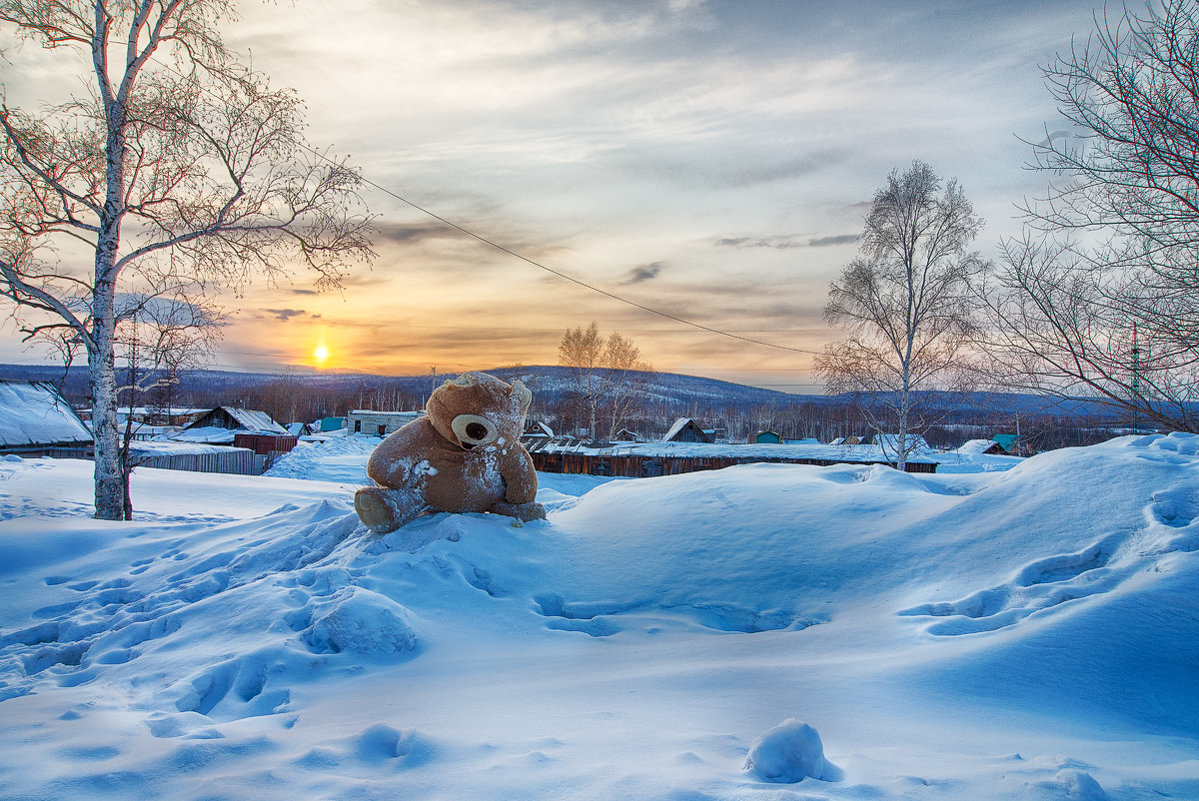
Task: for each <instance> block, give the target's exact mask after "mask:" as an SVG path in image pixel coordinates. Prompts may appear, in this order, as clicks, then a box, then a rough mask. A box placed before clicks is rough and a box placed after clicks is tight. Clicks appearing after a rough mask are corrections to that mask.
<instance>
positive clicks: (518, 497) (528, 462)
mask: <svg viewBox="0 0 1199 801" xmlns="http://www.w3.org/2000/svg"><path fill="white" fill-rule="evenodd" d="M507 457H508V458H506V459H504V460H503V462H502V467H501V469H500V474H501V475H502V476H503V477H504V500H505V501H507V502H508V503H532V502H533V500H535V499H536V498H537V471H536V470H534V469H533V460H532V459H531V458H529V454H528V452H527V451H525V449H524V448H514V449H510V450H509V451H508V453H507Z"/></svg>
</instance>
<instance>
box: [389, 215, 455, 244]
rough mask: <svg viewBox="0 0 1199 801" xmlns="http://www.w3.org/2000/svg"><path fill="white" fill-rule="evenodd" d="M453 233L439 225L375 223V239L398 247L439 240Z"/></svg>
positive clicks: (451, 230)
mask: <svg viewBox="0 0 1199 801" xmlns="http://www.w3.org/2000/svg"><path fill="white" fill-rule="evenodd" d="M453 233H454V232H453V229H451V228H449V227H447V226H445V225H442V224H441V223H395V222H383V221H381V220H379V221H376V222H375V237H376V239H377V240H382V241H386V242H391V243H393V244H398V245H408V244H413V243H419V242H424V241H425V240H428V239H440V238H444V237H446V236H450V235H452V234H453Z"/></svg>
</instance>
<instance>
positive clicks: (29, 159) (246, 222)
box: [0, 0, 372, 519]
mask: <svg viewBox="0 0 1199 801" xmlns="http://www.w3.org/2000/svg"><path fill="white" fill-rule="evenodd" d="M231 8H232V0H122V1H120V2H118V0H56V2H51V3H48V2H45V0H0V34H2V35H3V36H5V37H7V38H8V39H9V40H14V39H15V40H28V41H31V42H34V43H36V44H39V45H41V46H42V47H44V48H46V49H47V50H50V51H54V53H55V57H56V58H58V59H59V60H60V61H63V62H66V61H68V60H69V59H71V58H74V57H78V56H81V57H82V58H79V59H78V61H77V62H76V63H77V66H78V69H79V72H80V75H81V76H83V77H85V78H86V80H87V82H88V83H87V84H85V85H89V84H90V89H89V90H88V93H86V94H85V95H84V96H82V97H71V98H68V99H64V100H63V101H61V102H59V103H58V104H56V105H50V104H49V103H47V104H46V105H45V106H44V107H42V108H40V109H37V110H35V111H29V110H21V109H16V108H10V107H8V106H7V105H5V104H3V103H2V102H0V297H3V298H4V299H6V300H7V301H8V302H9V303H11V304H13V306H14V309H13V313H14V314H17V313H20V315H21V318H22V324H23V326H24V328H25V331H26V333H27V335H29V336H33V335H36V334H38V333H39V332H47V331H51V330H67V331H69V332H70V333H69V337H68V338H69V339H77V340H78V341H79V342H80V343H82V347H83V348H84V349H85V350H86V352H87V358H88V367H89V372H90V376H91V396H92V402H93V409H92V424H93V427H94V437H95V452H96V462H95V465H96V466H95V510H96V516H97V517H100V518H107V519H120V518H121V517H122V516H123V498H122V475H121V465H120V458H119V451H120V447H119V437H118V434H117V414H116V410H117V381H116V375H115V355H116V348H115V343H116V340H117V336H118V334H117V331H118V328H119V327H120V326H121V324H122V323H123V322H124V321H125V319H126V318H125V317H123V316H122V310H121V309H120V308H119V307H118V304H117V298H118V297H119V296H121V295H122V294H128V293H134V294H143V295H147V296H160V297H176V296H177V295H179V294H180V293H183V292H186V291H187V289H188V288H189V287H191V286H194V285H197V284H199V285H203V284H205V283H206V282H216V283H219V284H221V285H224V286H237V285H240V284H241V283H242V282H244V281H246V280H248V279H249V277H250V276H251V275H253V274H255V273H266V274H267V275H278V274H280V273H283V272H284V271H285V270H286V268H287V266H288V265H292V264H295V265H304V266H306V267H309V268H311V269H312V270H314V271H315V272H316V274H317V276H318V284H320V285H326V286H327V285H336V284H337V283H338V281H339V279H340V278H341V276H342V275H344V273H345V271H346V270H347V269H348V267H349V265H350V264H351V263H352V262H353V261H354V260H358V259H365V258H369V257H370V256H371V255H372V254H371V251H370V242H369V234H370V224H369V218H368V215H367V214H366V213H365V212H364V211H363V210H362V205H361V202H360V199H359V196H358V193H357V190H358V187H359V183H360V182H359V178H358V175H357V174H356V173H355V172H354V171H352V170H350V169H349V168H348V167H347V166H346V165H345V163H344V162H343V161H340V160H335V159H329V158H326V157H324V156H321V155H318V154H316V153H315V152H314V151H312V150H310V149H309V148H308V147H307V145H306V144H305V142H304V138H303V135H302V126H303V122H302V105H301V102H300V100H299V99H298V98H297V97H296V96H295V94H294V93H292V92H290V91H287V90H277V89H272V88H271V87H270V86H269V84H268V82H267V80H266V78H265V77H264V76H262V75H260V74H257V73H255V72H253V71H252V70H250V69H248V68H246V67H244V66H242V65H241V64H239V63H238V62H237V61H236V59H235V58H234V56H233V54H232V53H231V52H230V51H229V50H227V49H226V47H225V46H224V44H223V43H222V41H221V39H220V37H219V36H218V33H217V31H218V25H219V23H220V22H221V21H222V19H223V18H225V17H228V16H230V12H231ZM85 265H86V266H85Z"/></svg>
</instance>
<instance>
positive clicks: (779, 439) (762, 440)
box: [749, 429, 783, 445]
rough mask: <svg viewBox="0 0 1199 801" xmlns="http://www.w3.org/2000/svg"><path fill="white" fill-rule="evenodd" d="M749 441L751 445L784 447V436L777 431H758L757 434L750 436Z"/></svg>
mask: <svg viewBox="0 0 1199 801" xmlns="http://www.w3.org/2000/svg"><path fill="white" fill-rule="evenodd" d="M749 441H750V442H751V443H754V444H758V445H761V444H770V445H782V444H783V435H782V434H780V433H778V432H777V431H770V430H769V429H767V430H764V431H758V432H757V433H755V434H750V435H749Z"/></svg>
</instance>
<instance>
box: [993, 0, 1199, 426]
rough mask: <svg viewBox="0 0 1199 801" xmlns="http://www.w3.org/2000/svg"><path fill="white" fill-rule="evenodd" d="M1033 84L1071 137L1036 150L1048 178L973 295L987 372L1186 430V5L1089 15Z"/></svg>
mask: <svg viewBox="0 0 1199 801" xmlns="http://www.w3.org/2000/svg"><path fill="white" fill-rule="evenodd" d="M1045 75H1046V78H1047V83H1048V86H1049V89H1050V91H1051V92H1052V94H1053V96H1054V98H1055V100H1056V101H1057V103H1058V109H1059V111H1060V113H1061V114H1062V116H1063V118H1064V119H1065V121H1066V122H1067V123H1068V125H1069V126H1070V128H1071V129H1072V130H1069V131H1062V132H1055V133H1053V134H1050V133H1049V131H1048V130H1047V131H1046V134H1047V135H1046V138H1045V140H1044V141H1043V142H1041V143H1039V144H1034V145H1033V147H1034V149H1035V163H1034V165H1033V166H1034V167H1036V168H1039V169H1041V170H1044V171H1046V172H1048V173H1050V174H1052V175H1053V176H1055V179H1054V180H1055V183H1053V184H1051V185H1050V187H1049V191H1048V194H1047V196H1046V197H1045V198H1043V199H1041V200H1039V201H1034V202H1029V203H1028V204H1026V209H1025V210H1026V213H1027V220H1028V225H1029V229H1030V231H1029V233H1028V234H1026V235H1025V236H1024V237H1023V239H1022V240H1021V241H1015V242H1011V243H1009V244H1008V246H1007V249H1006V254H1005V258H1004V259H1002V260H1001V261H1000V262H999V263H998V264H997V265H996V272H995V274H993V275H990V276H988V280H987V281H986V282H985V284H984V285H983V286H982V287H980V290H981V292H980V294H982V295H983V296H984V303H985V308H986V309H987V312H988V317H989V318H990V319H989V323H990V326H989V333H988V337H987V338H986V341H985V345H986V349H987V351H988V353H989V355H990V357H991V359H992V365H993V366H994V367H995V369H996V370H997V374H998V376H999V377H1000V378H1001V379H1002V380H1004V381H1008V382H1012V383H1013V384H1014V385H1015V386H1023V387H1029V388H1035V389H1039V390H1043V391H1049V392H1055V393H1059V394H1076V395H1077V394H1082V395H1087V396H1090V397H1094V398H1096V399H1098V400H1100V401H1102V402H1105V403H1107V404H1108V405H1110V406H1112V407H1113V408H1117V409H1121V410H1123V411H1125V412H1127V413H1128V414H1129V416H1130V417H1132V418H1135V419H1142V420H1146V421H1151V422H1153V423H1154V424H1156V425H1162V426H1166V427H1171V428H1178V429H1183V430H1190V431H1194V430H1199V428H1197V426H1199V419H1197V416H1196V411H1195V408H1194V404H1195V402H1197V401H1199V271H1196V269H1195V265H1196V263H1199V126H1197V125H1196V120H1197V119H1199V8H1197V7H1196V5H1195V3H1193V2H1189V1H1186V0H1164V1H1163V2H1162V3H1161V5H1160V8H1159V7H1155V6H1152V5H1151V6H1150V7H1149V8H1148V9H1147V10H1146V11H1144V12H1142V13H1141V14H1137V13H1134V12H1132V11H1130V10H1128V9H1127V8H1124V9H1123V11H1122V13H1121V14H1120V15H1119V16H1118V18H1115V19H1114V20H1112V19H1109V18H1108V17H1107V16H1106V14H1105V15H1103V16H1102V17H1097V19H1096V29H1095V32H1094V33H1093V34H1092V35H1091V37H1090V38H1089V39H1088V40H1087V43H1086V45H1085V46H1084V47H1081V48H1073V49H1072V50H1071V52H1070V53H1069V55H1068V56H1066V57H1062V58H1059V59H1058V60H1057V61H1056V63H1054V64H1053V65H1052V66H1050V67H1048V68H1047V69H1046V70H1045Z"/></svg>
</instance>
